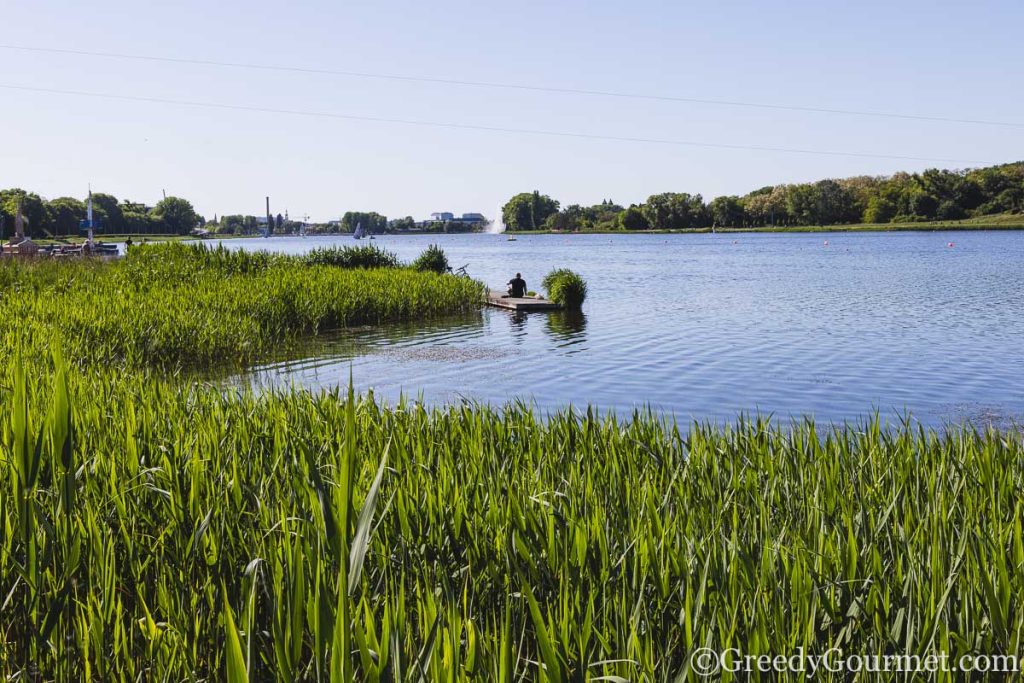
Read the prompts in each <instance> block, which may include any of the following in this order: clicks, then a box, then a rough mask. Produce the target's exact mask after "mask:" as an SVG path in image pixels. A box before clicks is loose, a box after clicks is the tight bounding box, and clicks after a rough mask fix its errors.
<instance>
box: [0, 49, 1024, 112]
mask: <svg viewBox="0 0 1024 683" xmlns="http://www.w3.org/2000/svg"><path fill="white" fill-rule="evenodd" d="M0 49H4V50H20V51H25V52H45V53H51V54H65V55H76V56H80V57H104V58H108V59H132V60H137V61H148V62H165V63H169V64H192V65H199V66H219V67H228V68H233V69H257V70H261V71H279V72H289V73H304V74H319V75H328V76H345V77H349V78H371V79H378V80H390V81H409V82H418V83H433V84H439V85H457V86H466V87H475V88H499V89H504V90H526V91H533V92H545V93H560V94H564V95H588V96H594V97H614V98H620V99H633V100H647V101H656V102H682V103H687V104H710V105H716V106H723V107H746V108H753V109H774V110H778V111H796V112H803V113H812V114H841V115H845V116H870V117H880V118H889V119H904V120H910V121H931V122H935V123H957V124H968V125H979V126H1001V127H1006V128H1024V123H1020V122H1015V121H992V120H986V119H965V118H954V117H947V116H929V115H924V114H903V113H898V112H884V111H864V110H856V109H835V108H829V107H805V106H799V105H788V104H772V103H768V102H744V101H740V100H717V99H709V98H699V97H677V96H673V95H653V94H645V93H628V92H618V91H613V90H588V89H585V88H558V87H552V86H543V85H527V84H522V83H499V82H495V81H470V80H462V79H456V78H437V77H431V76H409V75H402V74H383V73H372V72H366V71H344V70H338V69H318V68H313V67H301V66H287V65H274V64H255V63H248V62H223V61H217V60H212V59H189V58H184V57H157V56H153V55H135V54H125V53H118V52H94V51H90V50H69V49H62V48H50V47H30V46H26V45H0Z"/></svg>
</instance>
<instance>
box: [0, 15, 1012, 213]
mask: <svg viewBox="0 0 1024 683" xmlns="http://www.w3.org/2000/svg"><path fill="white" fill-rule="evenodd" d="M0 17H2V18H3V22H2V23H3V26H4V31H3V35H2V37H0V43H4V44H19V45H33V46H37V47H47V48H62V49H72V50H76V49H77V50H93V51H104V52H119V53H130V54H143V55H153V56H163V57H176V58H189V59H208V60H217V61H233V62H247V63H263V64H275V65H289V66H299V67H312V68H320V69H336V70H347V71H362V72H374V73H389V74H401V75H409V76H424V77H434V78H451V79H462V80H477V81H489V82H507V83H517V84H527V85H540V86H549V87H556V88H581V89H593V90H606V91H624V92H636V93H648V94H657V95H667V96H676V97H694V98H706V99H723V100H743V101H751V102H765V103H776V104H783V105H792V106H807V107H825V108H835V109H856V110H871V111H889V112H900V113H907V114H923V115H931V116H942V117H952V118H970V119H989V120H998V121H1009V122H1017V123H1024V52H1022V51H1021V47H1020V46H1021V35H1022V27H1024V4H1022V3H1021V2H1020V1H1019V0H1012V1H1011V0H1006V1H1003V2H984V1H981V2H976V3H964V2H916V1H915V2H896V3H893V2H857V3H846V2H844V3H830V2H821V1H819V2H803V1H800V2H786V3H770V4H769V3H760V2H702V3H691V2H667V1H666V2H652V1H637V2H628V3H627V2H580V1H571V2H550V1H549V2H540V1H536V0H528V1H526V2H516V3H510V2H504V3H500V4H498V3H489V2H469V1H453V0H436V1H433V2H422V0H421V1H419V2H387V1H375V2H264V1H263V0H247V1H246V2H241V1H238V0H231V1H227V2H209V1H206V2H200V1H199V0H180V1H179V2H175V3H159V4H158V3H139V2H127V1H117V2H111V1H103V0H98V1H96V2H87V3H82V2H71V1H53V0H42V1H40V2H16V1H12V0H6V1H4V2H3V3H2V4H0ZM0 84H4V85H20V86H30V87H44V88H53V89H76V90H87V91H94V92H104V93H113V94H127V95H135V96H144V97H157V98H166V99H176V100H192V101H201V102H216V103H227V104H238V105H244V106H252V107H270V108H287V109H299V110H312V111H322V112H331V113H337V114H350V115H357V116H368V117H385V118H407V119H418V120H426V121H437V122H449V123H461V124H470V125H479V126H492V127H506V128H508V127H511V128H520V129H524V128H525V129H542V130H556V131H568V132H576V133H586V134H593V135H606V136H620V137H644V138H662V139H674V140H692V141H703V142H709V143H724V144H737V145H754V146H771V147H796V148H803V149H819V150H841V151H850V152H859V153H878V154H892V155H906V156H916V157H929V158H934V157H939V158H951V159H963V160H969V161H978V162H1006V161H1014V160H1019V159H1022V158H1024V127H995V126H978V125H957V124H950V123H938V122H925V121H916V120H897V119H888V118H871V117H863V116H848V115H837V114H814V113H804V112H794V111H782V110H777V111H776V110H764V109H751V108H738V107H728V106H721V105H708V104H688V103H679V102H654V101H645V100H630V99H622V98H607V97H593V96H584V95H569V94H550V93H538V92H529V91H512V90H502V89H491V88H478V87H467V86H457V85H438V84H426V83H420V82H406V81H402V82H399V81H389V80H373V79H361V78H352V77H340V76H327V75H313V74H297V73H275V72H266V71H257V70H245V69H236V68H223V67H213V66H196V65H182V64H168V63H159V62H140V61H131V60H119V59H109V58H98V57H85V56H68V55H59V54H47V53H32V52H21V51H13V50H7V49H0ZM0 130H2V131H3V142H2V146H0V150H2V151H0V187H11V186H19V187H24V188H26V189H30V190H34V191H37V192H39V193H40V194H42V195H44V196H47V197H55V196H60V195H73V196H82V195H84V194H85V188H86V184H87V183H89V182H91V183H92V186H93V188H94V189H97V190H102V191H106V192H110V193H112V194H114V195H116V196H118V197H119V198H129V199H132V200H134V201H143V202H146V203H150V204H152V203H155V202H156V201H157V200H159V198H160V193H161V190H162V189H165V190H166V191H167V193H168V194H175V195H179V196H183V197H186V198H188V199H190V200H192V201H193V203H194V204H195V206H196V208H197V209H198V210H199V211H200V212H201V213H203V214H204V215H206V216H207V217H212V216H213V214H215V213H217V214H224V213H251V214H259V213H262V210H263V197H264V196H265V195H267V194H269V195H271V201H272V210H273V211H274V212H277V211H282V212H283V211H284V209H286V208H287V209H288V210H289V211H290V213H291V215H292V216H293V217H296V216H299V217H301V216H302V215H303V214H306V213H308V214H309V215H310V216H311V217H312V218H313V219H319V220H327V219H330V218H336V217H337V216H338V215H339V214H340V213H342V212H344V211H346V210H377V211H380V212H382V213H386V214H387V215H388V216H390V217H397V216H403V215H406V214H411V215H413V216H415V217H417V218H421V217H424V216H425V215H427V214H429V213H430V212H431V211H441V210H450V211H455V212H457V213H459V212H468V211H479V212H482V213H484V214H486V215H488V216H491V215H493V213H494V211H495V208H496V207H498V206H499V205H500V204H502V203H503V202H504V201H505V200H506V199H507V198H508V197H509V196H511V195H512V194H514V193H516V192H521V191H528V190H533V189H539V190H541V191H542V192H545V193H548V194H551V195H552V196H553V197H555V198H556V199H558V200H560V201H561V202H562V203H563V205H564V204H569V203H580V204H590V203H595V202H599V201H600V200H602V199H604V198H611V199H613V200H615V201H617V202H619V203H622V204H629V203H631V202H640V201H642V200H643V199H644V198H645V197H647V196H648V195H650V194H653V193H656V192H665V191H685V192H693V193H698V192H699V193H701V194H703V195H704V196H705V198H708V199H710V198H711V197H714V196H717V195H720V194H742V193H745V192H747V191H749V190H752V189H755V188H757V187H760V186H762V185H766V184H775V183H780V182H794V181H804V180H817V179H819V178H823V177H842V176H849V175H857V174H886V173H891V172H893V171H896V170H901V169H906V170H918V169H923V168H927V167H930V166H941V167H960V166H965V165H968V164H957V163H928V162H925V161H901V160H893V159H879V158H856V157H841V156H814V155H801V154H785V153H778V152H763V151H750V150H727V149H713V148H699V147H685V146H668V145H654V144H644V143H630V142H621V141H610V140H593V139H570V138H556V137H543V136H532V135H525V134H513V133H498V132H485V131H474V130H459V129H444V128H431V127H418V126H407V125H399V124H388V123H374V122H362V121H349V120H338V119H328V118H310V117H300V116H292V115H284V114H271V113H259V112H239V111H227V110H214V109H205V108H190V107H185V106H178V105H168V104H153V103H143V102H127V101H116V100H106V99H94V98H86V97H74V96H67V95H58V94H46V93H37V92H26V91H17V90H9V89H3V88H0ZM975 165H977V164H975Z"/></svg>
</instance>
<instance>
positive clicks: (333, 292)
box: [0, 243, 483, 369]
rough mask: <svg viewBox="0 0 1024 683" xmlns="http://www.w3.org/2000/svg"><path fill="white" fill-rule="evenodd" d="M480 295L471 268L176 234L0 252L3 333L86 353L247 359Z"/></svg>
mask: <svg viewBox="0 0 1024 683" xmlns="http://www.w3.org/2000/svg"><path fill="white" fill-rule="evenodd" d="M482 296H483V287H482V285H480V284H479V283H477V282H474V281H472V280H469V279H468V278H457V277H452V276H443V275H435V274H432V273H420V272H416V271H414V270H411V269H406V268H393V269H392V268H389V269H366V270H346V269H339V268H335V267H330V266H323V265H309V264H307V263H306V261H305V260H304V259H303V258H301V257H287V256H281V255H273V254H266V253H261V252H255V253H251V252H244V251H240V250H239V251H232V250H226V249H215V250H208V249H206V248H205V247H203V246H190V245H185V244H180V243H174V244H165V245H154V246H147V247H137V248H135V249H133V250H132V251H131V253H130V254H129V256H128V257H127V258H126V259H124V260H123V261H120V262H116V263H83V262H80V261H76V262H69V263H61V262H54V261H38V262H21V261H14V260H12V259H8V260H5V262H4V263H3V264H2V265H0V305H2V307H3V315H2V316H0V339H3V340H5V341H6V342H7V343H8V345H9V348H14V347H16V346H17V345H19V344H20V345H22V346H27V347H29V348H32V349H35V350H37V351H38V350H43V351H44V352H45V349H46V348H47V347H54V348H60V349H62V351H63V352H64V354H65V355H66V356H69V357H71V358H73V359H75V360H79V359H81V360H82V361H84V362H88V363H91V364H101V365H118V366H128V367H139V368H141V367H156V368H163V369H177V368H183V367H208V366H210V365H212V364H215V363H239V364H244V363H248V362H251V361H253V360H254V359H256V358H259V357H260V356H262V355H265V354H267V353H269V352H271V351H274V350H277V349H279V348H280V347H281V346H282V345H286V344H288V343H289V342H290V341H293V340H295V339H296V338H298V337H299V336H303V335H310V334H316V333H319V332H322V331H325V330H331V329H336V328H342V327H346V326H352V325H364V324H378V323H382V322H386V321H403V320H416V319H423V318H430V317H434V316H440V315H445V314H451V313H456V312H461V311H466V310H470V309H474V308H476V307H478V306H479V305H480V301H481V299H482Z"/></svg>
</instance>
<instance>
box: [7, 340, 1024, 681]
mask: <svg viewBox="0 0 1024 683" xmlns="http://www.w3.org/2000/svg"><path fill="white" fill-rule="evenodd" d="M64 365H65V364H64V363H63V362H61V361H60V360H57V361H56V362H55V363H54V367H55V369H54V370H53V371H52V372H50V373H47V375H46V376H39V377H36V376H34V375H33V376H30V377H29V376H26V374H25V373H24V372H23V371H22V370H21V369H20V366H14V367H12V368H10V369H8V370H7V371H6V374H5V375H4V376H3V377H2V380H3V381H2V387H0V404H2V406H3V415H4V418H3V419H4V423H3V429H2V449H0V466H2V467H3V468H4V471H5V473H6V474H7V476H5V477H4V478H3V480H2V483H0V607H2V609H0V677H7V678H12V679H16V680H35V679H37V678H38V679H46V680H51V679H56V680H153V681H165V680H170V681H199V680H230V681H245V680H254V681H255V680H259V681H271V680H278V681H313V680H323V681H328V680H329V681H353V680H358V681H410V680H414V681H431V682H433V681H469V680H482V681H483V680H485V681H498V682H502V683H508V682H511V681H520V680H523V681H588V680H589V681H598V680H602V681H622V680H629V681H687V680H700V678H699V677H698V676H697V675H696V674H695V673H694V672H693V671H692V670H691V669H688V665H687V662H688V658H689V655H690V654H691V653H692V652H693V651H694V650H695V649H697V648H700V647H711V648H714V649H726V648H730V647H735V648H738V649H739V650H740V651H742V652H744V653H754V654H757V653H773V654H775V653H789V652H792V651H794V649H795V648H797V647H804V648H806V649H807V651H809V652H816V653H819V654H820V653H823V652H824V651H826V650H827V649H829V648H831V647H841V648H843V650H844V651H845V652H847V653H850V652H853V653H862V654H875V653H878V654H882V653H900V654H904V653H906V654H914V653H924V654H927V653H930V652H933V651H941V652H947V653H949V654H950V655H951V656H956V655H959V654H962V653H986V654H997V653H1017V654H1019V653H1020V651H1021V641H1020V639H1021V634H1022V632H1024V611H1022V596H1024V534H1022V530H1021V525H1022V512H1024V511H1022V499H1024V496H1022V490H1024V446H1022V442H1021V438H1020V435H1019V434H1016V433H1004V434H1000V433H996V432H984V433H979V432H975V431H968V430H961V431H952V432H949V433H945V434H943V435H937V434H934V433H928V432H924V431H915V430H913V429H910V428H906V427H903V428H897V429H894V430H887V429H883V428H882V427H881V426H880V425H879V423H878V422H877V421H874V422H868V423H865V424H861V425H858V426H851V427H848V428H841V429H828V430H825V429H820V428H819V427H817V426H816V425H815V424H813V423H812V422H809V421H808V422H803V423H799V424H796V425H794V426H792V427H783V426H780V425H777V424H772V423H769V422H767V421H764V420H759V419H749V420H748V419H740V420H739V421H738V422H736V423H735V424H734V425H733V426H728V427H714V426H709V425H693V426H691V427H690V428H688V429H686V430H680V429H679V428H678V427H677V426H676V425H674V424H671V423H668V422H666V421H664V420H662V419H660V418H658V417H656V416H654V415H652V414H649V413H642V412H639V413H637V414H635V415H634V416H633V417H632V419H629V420H625V421H620V420H617V419H616V418H614V417H612V416H599V415H597V414H595V413H594V412H593V411H587V412H585V413H579V412H568V411H565V412H560V413H557V414H554V415H551V416H548V418H547V419H541V418H540V416H538V415H537V414H536V413H535V412H534V411H532V410H531V409H530V408H529V407H527V406H524V405H522V404H512V405H508V406H505V408H504V410H502V411H496V410H492V409H489V408H485V407H479V406H451V407H447V408H443V409H429V410H428V409H425V408H423V407H421V406H419V405H416V404H415V403H411V402H402V403H400V404H399V405H396V406H393V407H385V406H381V405H379V404H378V403H376V402H374V401H373V400H372V397H364V398H362V399H358V398H356V397H354V396H352V395H351V393H347V394H346V393H345V392H344V391H339V392H329V393H325V394H315V395H314V394H309V393H304V392H299V391H288V392H281V393H269V394H263V395H254V394H252V393H248V392H243V393H239V394H225V393H224V392H221V391H217V390H213V389H211V388H208V387H203V386H187V385H184V384H182V383H175V382H165V381H162V380H158V379H153V378H144V377H142V376H140V375H137V374H134V373H127V374H125V375H122V376H120V377H115V376H114V375H113V374H111V373H103V372H95V373H90V374H88V375H79V374H75V373H69V372H67V371H66V370H65V369H64ZM848 678H849V676H848V674H845V673H838V674H835V673H828V672H819V675H818V676H817V677H816V680H848ZM888 678H890V679H892V680H907V678H906V677H903V676H896V675H892V676H891V677H888ZM725 679H726V680H728V677H727V676H726V677H725ZM764 679H765V680H774V677H772V676H768V675H766V676H765V677H764ZM886 679H887V677H886V676H884V675H872V676H866V677H864V678H863V680H886ZM939 679H940V680H941V677H939ZM946 680H955V679H954V678H947V679H946ZM990 680H1002V675H1001V674H1000V675H998V676H993V677H991V678H990Z"/></svg>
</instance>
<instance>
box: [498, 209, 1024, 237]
mask: <svg viewBox="0 0 1024 683" xmlns="http://www.w3.org/2000/svg"><path fill="white" fill-rule="evenodd" d="M716 230H717V232H720V233H737V232H739V233H742V232H936V231H945V230H1024V214H1012V213H1007V214H996V215H992V216H980V217H978V218H965V219H963V220H958V221H928V222H913V223H852V224H845V225H794V226H783V225H773V226H764V227H758V228H716ZM710 232H711V228H701V229H699V230H637V231H628V230H581V231H580V232H579V233H568V232H559V231H551V230H527V231H520V232H514V231H509V234H517V235H552V234H554V235H569V234H582V233H595V234H616V235H651V234H656V235H667V234H691V233H710Z"/></svg>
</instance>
